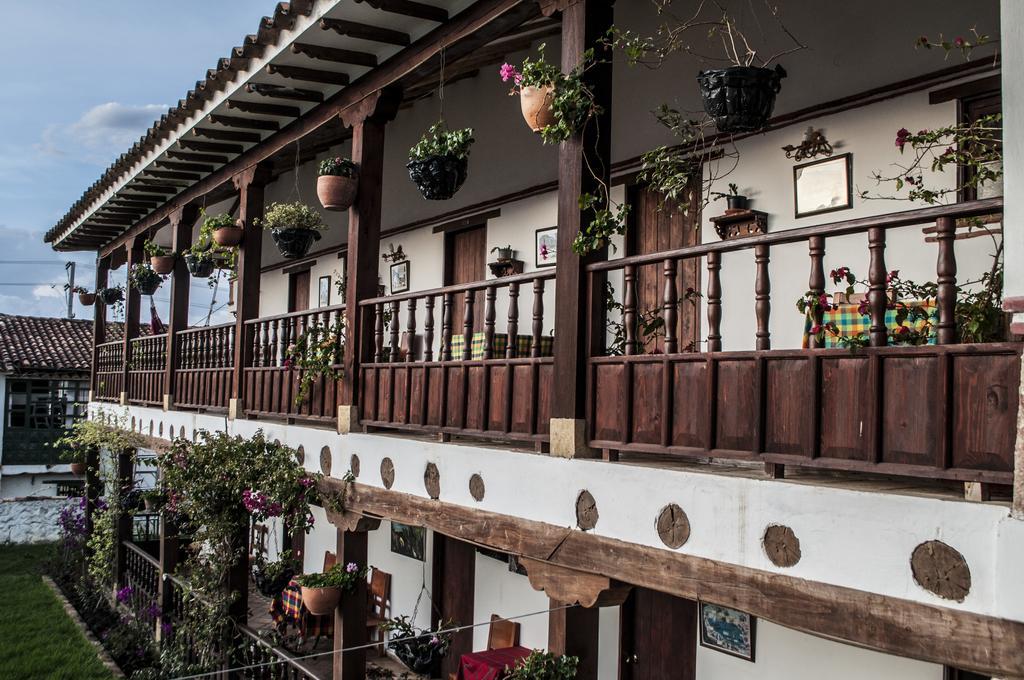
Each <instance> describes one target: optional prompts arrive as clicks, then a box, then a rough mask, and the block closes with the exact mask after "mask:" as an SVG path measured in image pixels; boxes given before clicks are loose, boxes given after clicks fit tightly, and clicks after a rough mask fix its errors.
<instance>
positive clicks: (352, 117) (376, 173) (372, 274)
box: [338, 89, 401, 433]
mask: <svg viewBox="0 0 1024 680" xmlns="http://www.w3.org/2000/svg"><path fill="white" fill-rule="evenodd" d="M400 101H401V92H400V91H396V90H390V89H386V90H378V91H376V92H374V93H372V94H371V95H369V96H368V97H366V98H365V99H363V100H361V101H360V102H358V103H356V104H353V105H352V106H350V107H348V108H347V109H345V110H344V111H342V112H341V114H340V115H341V121H342V123H344V124H345V125H346V126H348V127H351V128H352V160H353V161H355V163H356V165H358V166H359V191H358V193H357V194H356V202H355V203H354V204H353V205H352V207H351V208H349V211H348V266H347V268H346V271H345V276H346V278H347V279H348V284H347V285H346V287H345V305H346V307H345V335H346V339H345V356H344V360H343V362H342V363H343V367H342V377H341V390H340V392H339V395H338V396H339V399H338V432H339V433H347V432H351V431H352V430H353V429H354V428H355V426H356V424H357V423H358V420H359V419H358V411H359V409H358V405H357V404H356V395H358V394H359V388H358V382H359V365H360V363H361V362H362V361H364V360H366V359H369V358H371V354H370V352H371V351H372V350H373V347H374V345H373V340H374V328H373V327H372V326H371V325H370V324H369V323H364V320H365V317H364V315H363V313H361V312H362V310H360V307H359V302H360V301H362V300H368V299H370V298H374V297H377V281H378V273H377V265H378V262H379V260H378V258H379V257H380V211H381V195H382V188H383V175H384V129H385V128H386V127H387V123H388V121H390V120H391V119H393V118H394V116H395V113H397V112H398V104H399V102H400Z"/></svg>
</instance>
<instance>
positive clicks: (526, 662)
mask: <svg viewBox="0 0 1024 680" xmlns="http://www.w3.org/2000/svg"><path fill="white" fill-rule="evenodd" d="M579 663H580V660H579V658H578V657H575V656H566V655H564V654H563V655H561V656H558V655H556V654H552V653H551V652H542V651H540V650H539V649H535V650H533V651H532V652H530V655H529V656H527V657H525V658H523V659H522V660H520V662H519V663H517V664H516V665H515V666H513V667H512V668H511V669H509V672H508V675H506V676H505V677H506V678H507V680H572V678H575V677H576V667H577V666H578V665H579Z"/></svg>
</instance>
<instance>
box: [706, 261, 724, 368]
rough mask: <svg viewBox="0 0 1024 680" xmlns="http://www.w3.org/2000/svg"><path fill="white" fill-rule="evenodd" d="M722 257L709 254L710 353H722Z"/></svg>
mask: <svg viewBox="0 0 1024 680" xmlns="http://www.w3.org/2000/svg"><path fill="white" fill-rule="evenodd" d="M721 272H722V255H721V253H719V252H717V251H712V252H710V253H708V351H709V352H721V351H722V277H721Z"/></svg>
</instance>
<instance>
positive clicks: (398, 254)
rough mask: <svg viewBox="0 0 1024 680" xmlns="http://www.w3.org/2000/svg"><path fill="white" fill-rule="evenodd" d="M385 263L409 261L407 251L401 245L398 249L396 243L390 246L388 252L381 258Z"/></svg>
mask: <svg viewBox="0 0 1024 680" xmlns="http://www.w3.org/2000/svg"><path fill="white" fill-rule="evenodd" d="M380 257H381V259H382V260H384V261H385V262H392V263H393V262H402V261H403V260H407V259H409V257H408V255H406V254H405V251H403V250H402V245H401V244H399V245H398V248H395V244H394V243H389V244H388V252H386V253H384V254H383V255H381V256H380Z"/></svg>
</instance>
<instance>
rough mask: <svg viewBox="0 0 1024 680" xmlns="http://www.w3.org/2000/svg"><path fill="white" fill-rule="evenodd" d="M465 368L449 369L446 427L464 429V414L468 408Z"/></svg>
mask: <svg viewBox="0 0 1024 680" xmlns="http://www.w3.org/2000/svg"><path fill="white" fill-rule="evenodd" d="M465 371H466V369H465V367H464V366H452V367H450V368H449V369H448V408H447V410H446V412H445V413H444V418H445V420H444V425H445V427H462V413H463V409H465V407H466V387H465V384H464V382H463V381H464V376H465Z"/></svg>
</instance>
